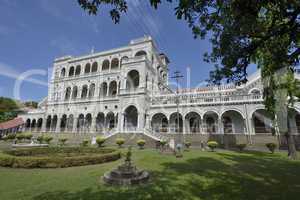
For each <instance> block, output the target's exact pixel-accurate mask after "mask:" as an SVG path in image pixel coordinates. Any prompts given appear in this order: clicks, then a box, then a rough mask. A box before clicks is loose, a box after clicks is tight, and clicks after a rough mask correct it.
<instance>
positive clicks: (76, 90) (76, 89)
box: [72, 86, 78, 99]
mask: <svg viewBox="0 0 300 200" xmlns="http://www.w3.org/2000/svg"><path fill="white" fill-rule="evenodd" d="M77 95H78V87H77V86H74V87H73V92H72V99H76V98H77Z"/></svg>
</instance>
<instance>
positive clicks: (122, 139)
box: [116, 138, 125, 148]
mask: <svg viewBox="0 0 300 200" xmlns="http://www.w3.org/2000/svg"><path fill="white" fill-rule="evenodd" d="M124 143H125V139H124V138H117V139H116V144H117V145H118V146H119V148H121V147H122V145H123V144H124Z"/></svg>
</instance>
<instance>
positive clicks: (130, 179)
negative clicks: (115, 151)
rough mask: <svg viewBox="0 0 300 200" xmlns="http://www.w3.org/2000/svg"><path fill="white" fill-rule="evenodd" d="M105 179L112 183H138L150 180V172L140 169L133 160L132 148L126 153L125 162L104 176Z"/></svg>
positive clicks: (106, 181)
mask: <svg viewBox="0 0 300 200" xmlns="http://www.w3.org/2000/svg"><path fill="white" fill-rule="evenodd" d="M103 180H104V182H105V183H107V184H111V185H137V184H141V183H146V182H147V181H148V180H149V173H148V172H147V171H144V170H138V169H137V168H136V166H134V165H133V164H132V162H131V149H130V148H129V150H128V152H127V153H126V159H125V162H124V163H123V164H122V165H120V166H118V167H117V169H114V170H112V171H110V172H107V173H105V174H104V176H103Z"/></svg>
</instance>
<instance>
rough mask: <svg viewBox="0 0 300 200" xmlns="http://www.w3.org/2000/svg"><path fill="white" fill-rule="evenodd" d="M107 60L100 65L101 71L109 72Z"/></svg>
mask: <svg viewBox="0 0 300 200" xmlns="http://www.w3.org/2000/svg"><path fill="white" fill-rule="evenodd" d="M109 64H110V63H109V60H104V61H103V63H102V71H105V70H109Z"/></svg>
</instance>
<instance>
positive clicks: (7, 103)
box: [0, 97, 19, 113]
mask: <svg viewBox="0 0 300 200" xmlns="http://www.w3.org/2000/svg"><path fill="white" fill-rule="evenodd" d="M18 108H19V106H18V104H17V102H16V101H14V100H13V99H10V98H6V97H0V113H4V112H11V111H14V110H16V109H18Z"/></svg>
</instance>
